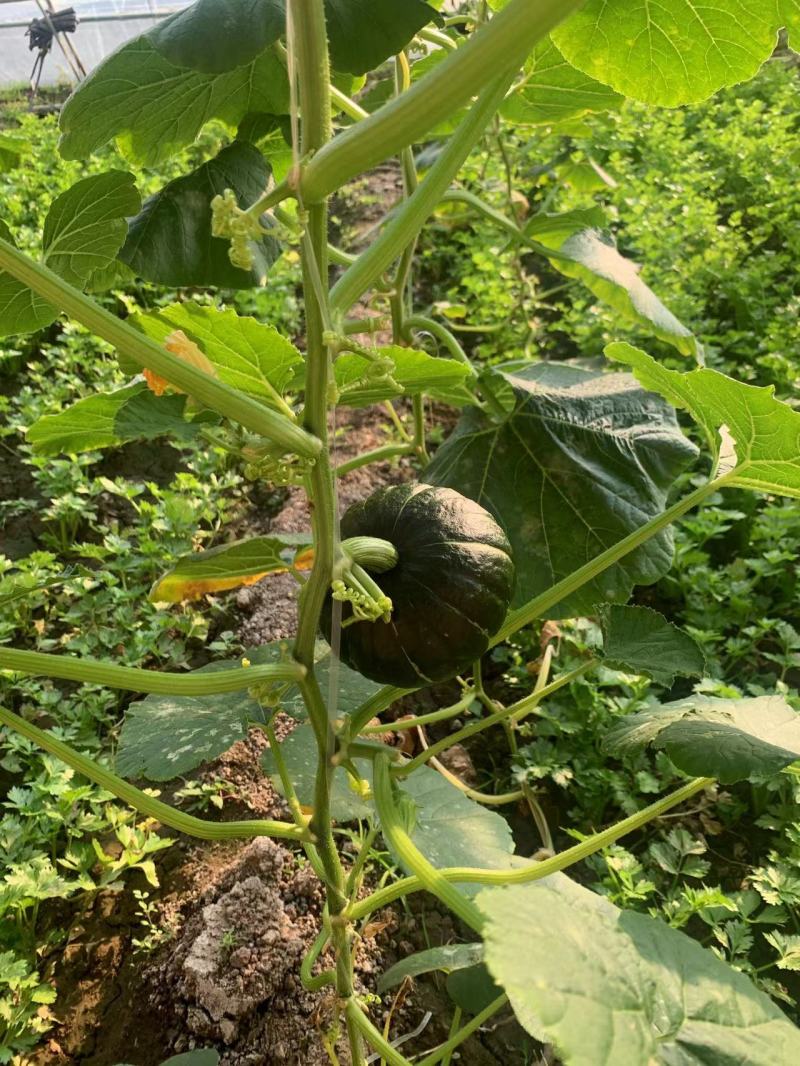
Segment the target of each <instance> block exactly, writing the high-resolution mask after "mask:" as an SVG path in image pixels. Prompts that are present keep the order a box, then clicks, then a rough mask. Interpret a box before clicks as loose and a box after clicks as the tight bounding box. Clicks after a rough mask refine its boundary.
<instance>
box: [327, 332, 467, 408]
mask: <svg viewBox="0 0 800 1066" xmlns="http://www.w3.org/2000/svg"><path fill="white" fill-rule="evenodd" d="M375 354H376V355H378V356H381V357H383V358H387V359H391V360H392V362H393V363H394V370H392V371H391V379H390V380H387V379H386V378H380V379H378V380H374V379H372V380H370V379H369V377H368V376H367V375H368V373H369V370H370V361H369V360H368V359H366V358H365V357H364V356H362V355H356V354H354V353H350V352H347V353H345V354H344V355H340V356H339V358H338V359H337V360H336V363H335V366H334V370H335V373H336V384H337V385H338V387H339V389H340V395H339V403H340V404H343V405H344V406H346V407H366V406H368V405H369V404H373V403H380V402H381V401H382V400H389V399H391V398H392V397H394V396H401V395H406V396H418V395H420V394H421V393H425V394H426V395H427V396H430V397H431V398H432V399H436V400H441V401H442V402H443V403H451V404H453V405H455V406H463V404H465V403H469V402H470V401H472V400H474V397H473V395H472V393H471V392H470V391H469V389H468V388H467V381H468V379H469V378H470V376H471V374H470V369H469V367H468V366H467V365H466V364H465V363H461V362H459V361H458V360H456V359H444V358H440V357H438V356H435V355H429V354H428V353H427V352H420V351H417V350H415V349H413V348H401V347H400V346H399V345H392V346H389V347H386V348H378V349H376V352H375Z"/></svg>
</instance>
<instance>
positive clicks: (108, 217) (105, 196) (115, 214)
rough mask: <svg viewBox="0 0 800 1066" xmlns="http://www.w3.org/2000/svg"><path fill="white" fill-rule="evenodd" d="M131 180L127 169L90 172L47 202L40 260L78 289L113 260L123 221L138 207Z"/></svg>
mask: <svg viewBox="0 0 800 1066" xmlns="http://www.w3.org/2000/svg"><path fill="white" fill-rule="evenodd" d="M134 182H135V179H134V176H133V174H130V173H129V172H128V171H126V170H109V171H107V172H106V173H105V174H93V175H92V176H91V177H88V178H83V179H82V180H81V181H79V182H77V183H76V184H75V185H73V186H72V188H70V189H67V191H66V192H63V193H62V194H61V195H60V196H59V197H57V198H56V199H55V200H54V201H53V203H52V204H51V206H50V210H49V211H48V212H47V219H46V220H45V224H44V232H43V234H42V247H43V249H44V261H45V263H46V264H47V266H49V267H50V269H51V270H54V271H55V272H56V274H60V275H61V277H62V278H64V280H65V281H68V282H69V283H70V285H74V286H76V287H78V288H83V287H84V285H86V284H87V282H88V281H89V279H90V278H91V276H92V275H93V274H95V273H96V272H98V271H102V270H107V269H108V268H109V267H110V266H111V264H112V263H113V262H114V260H115V259H116V257H117V252H118V251H119V250H120V248H121V247H122V245H123V244H124V243H125V238H126V237H127V234H128V218H129V217H130V216H131V215H135V214H136V212H137V211H139V209H140V208H141V206H142V202H141V199H140V198H139V193H138V192H137V190H136V185H135V183H134Z"/></svg>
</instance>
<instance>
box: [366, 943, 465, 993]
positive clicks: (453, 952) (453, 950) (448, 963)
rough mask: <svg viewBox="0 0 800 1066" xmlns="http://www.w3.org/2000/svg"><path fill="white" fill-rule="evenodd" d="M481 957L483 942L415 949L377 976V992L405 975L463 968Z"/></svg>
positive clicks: (392, 985)
mask: <svg viewBox="0 0 800 1066" xmlns="http://www.w3.org/2000/svg"><path fill="white" fill-rule="evenodd" d="M482 959H483V944H446V945H444V946H443V947H438V948H428V949H427V950H426V951H416V952H415V953H414V954H413V955H408V956H406V958H404V959H401V960H400V962H396V963H395V964H394V966H390V967H389V969H388V970H387V971H386V972H385V973H383V974H381V976H380V977H379V978H378V992H385V991H386V990H387V989H389V988H394V987H395V985H399V984H400V982H401V981H404V980H405V979H406V977H419V976H420V975H421V974H423V973H432V972H433V971H435V970H446V971H447V972H448V973H450V972H452V971H454V970H463V969H464V968H465V967H468V966H475V965H476V964H477V963H479V962H480V961H481V960H482Z"/></svg>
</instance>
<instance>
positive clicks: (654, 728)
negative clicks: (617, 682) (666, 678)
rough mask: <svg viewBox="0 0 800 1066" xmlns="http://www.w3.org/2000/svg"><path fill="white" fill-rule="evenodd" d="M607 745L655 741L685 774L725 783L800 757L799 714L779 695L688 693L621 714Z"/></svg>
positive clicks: (780, 766) (628, 747)
mask: <svg viewBox="0 0 800 1066" xmlns="http://www.w3.org/2000/svg"><path fill="white" fill-rule="evenodd" d="M606 744H607V746H608V747H609V749H611V750H614V751H620V752H625V751H630V750H633V749H635V748H641V747H644V746H645V745H647V744H654V745H655V746H656V747H657V748H661V749H663V750H664V751H666V753H667V755H668V756H669V757H670V759H671V760H672V761H673V762H674V763H675V765H676V766H677V767H678V769H680V770H683V772H684V773H686V774H693V775H695V776H698V777H716V778H717V779H718V780H719V781H721V782H722V783H723V784H724V785H727V784H732V783H733V782H734V781H743V780H746V779H747V778H750V777H763V776H764V775H766V774H776V773H779V772H780V771H781V770H782V769H783V768H784V767H786V766H788V765H789V764H790V763H793V762H795V761H796V760H797V759H800V715H798V714H796V713H795V712H794V711H793V710H792V708H791V707H790V706H789V704H788V703H787V702H786V700H784V699H783V697H781V696H756V697H753V698H750V699H739V700H724V699H716V698H714V697H711V696H689V697H687V699H685V700H678V701H677V702H675V703H665V704H662V705H661V706H660V707H648V708H647V710H644V711H640V712H639V713H638V714H633V715H629V716H628V717H626V718H624V719H622V721H621V722H620V724H619V725H617V726H616V727H615V728H614V729H613V730H612V731H611V732H610V733H609V734H608V736H607V737H606Z"/></svg>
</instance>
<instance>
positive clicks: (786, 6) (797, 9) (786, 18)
mask: <svg viewBox="0 0 800 1066" xmlns="http://www.w3.org/2000/svg"><path fill="white" fill-rule="evenodd" d="M778 25H779V26H780V25H783V26H785V27H786V29H787V31H788V33H789V45H790V47H792V48H793V49H794V50H795V52H796V51H797V49H798V48H800V0H778Z"/></svg>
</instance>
